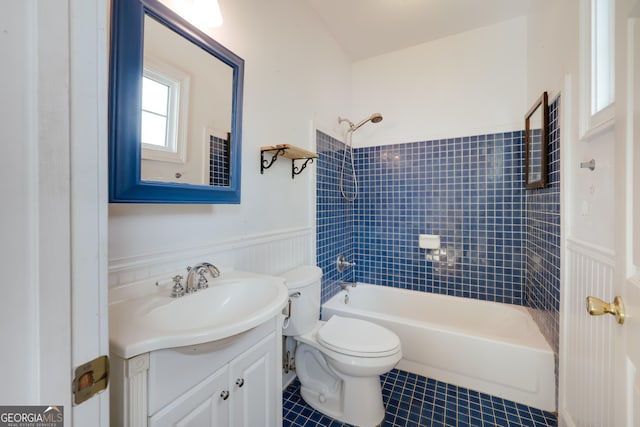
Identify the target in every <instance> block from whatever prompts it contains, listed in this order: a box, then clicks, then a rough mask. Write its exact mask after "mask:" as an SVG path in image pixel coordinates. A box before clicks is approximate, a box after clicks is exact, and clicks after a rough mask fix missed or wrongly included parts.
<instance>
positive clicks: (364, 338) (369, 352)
mask: <svg viewBox="0 0 640 427" xmlns="http://www.w3.org/2000/svg"><path fill="white" fill-rule="evenodd" d="M317 338H318V341H319V342H320V343H321V344H322V345H324V346H325V347H327V348H328V349H330V350H333V351H336V352H338V353H342V354H346V355H349V356H362V357H384V356H390V355H392V354H394V353H396V352H397V351H398V350H399V349H400V339H399V338H398V336H397V335H396V334H394V333H393V332H391V331H390V330H388V329H387V328H383V327H382V326H379V325H376V324H375V323H371V322H367V321H366V320H360V319H352V318H347V317H340V316H336V315H334V316H332V317H331V318H330V319H329V320H328V321H327V322H326V323H325V324H324V325H323V326H322V327H321V328H320V329H319V330H318V333H317Z"/></svg>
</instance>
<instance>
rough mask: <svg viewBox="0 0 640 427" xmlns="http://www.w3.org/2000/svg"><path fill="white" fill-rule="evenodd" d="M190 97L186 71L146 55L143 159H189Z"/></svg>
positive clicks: (143, 96) (181, 161) (142, 121)
mask: <svg viewBox="0 0 640 427" xmlns="http://www.w3.org/2000/svg"><path fill="white" fill-rule="evenodd" d="M188 98H189V77H188V75H187V74H185V73H183V72H182V71H180V70H177V69H175V68H173V67H171V66H170V65H168V64H165V63H162V62H159V61H155V60H153V59H150V58H148V57H145V60H144V72H143V76H142V109H141V110H142V111H141V119H142V120H141V129H140V138H141V140H142V158H143V159H146V160H158V161H166V162H173V163H184V162H185V161H186V133H187V129H186V125H185V124H186V123H187V108H188V105H189V104H188Z"/></svg>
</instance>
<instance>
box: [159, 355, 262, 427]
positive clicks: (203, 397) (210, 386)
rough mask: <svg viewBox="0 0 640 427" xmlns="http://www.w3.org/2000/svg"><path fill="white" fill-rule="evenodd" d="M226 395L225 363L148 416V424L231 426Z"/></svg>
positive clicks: (226, 369) (227, 378) (226, 376)
mask: <svg viewBox="0 0 640 427" xmlns="http://www.w3.org/2000/svg"><path fill="white" fill-rule="evenodd" d="M229 397H230V391H229V367H228V366H226V365H225V366H224V367H222V368H221V369H219V370H217V371H216V372H214V373H213V374H212V375H211V376H209V377H208V378H206V379H205V380H204V381H202V382H201V383H199V384H198V385H196V386H195V387H193V388H192V389H191V390H189V391H187V392H186V393H184V394H183V395H182V396H180V397H179V398H177V399H175V400H174V401H173V402H171V403H170V404H169V405H167V406H166V407H164V408H162V409H161V410H160V411H158V413H157V414H154V415H153V416H152V417H150V418H149V427H205V426H208V427H226V426H230V424H229V411H230V405H231V403H230V399H229ZM256 425H259V424H256Z"/></svg>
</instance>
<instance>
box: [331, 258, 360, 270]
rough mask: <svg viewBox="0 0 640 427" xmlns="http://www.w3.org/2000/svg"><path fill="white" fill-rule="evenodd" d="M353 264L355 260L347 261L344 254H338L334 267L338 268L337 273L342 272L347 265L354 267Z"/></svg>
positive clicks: (354, 264)
mask: <svg viewBox="0 0 640 427" xmlns="http://www.w3.org/2000/svg"><path fill="white" fill-rule="evenodd" d="M355 266H356V263H355V262H350V261H347V259H346V258H345V257H344V255H338V259H337V260H336V269H337V270H338V272H339V273H342V272H343V271H344V270H346V269H347V268H349V267H355Z"/></svg>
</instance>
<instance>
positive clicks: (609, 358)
mask: <svg viewBox="0 0 640 427" xmlns="http://www.w3.org/2000/svg"><path fill="white" fill-rule="evenodd" d="M589 3H591V2H588V1H585V2H584V3H583V4H584V5H588V4H589ZM596 3H597V4H598V5H600V4H604V3H606V1H598V2H594V4H596ZM613 4H614V9H615V10H614V12H613V14H612V15H611V16H612V18H611V21H610V22H612V23H613V34H614V36H615V37H614V38H613V41H612V44H611V46H612V48H613V49H612V51H613V52H614V53H615V54H614V55H612V56H611V58H612V59H613V61H612V63H613V64H615V65H614V67H613V70H614V72H613V74H612V76H613V85H612V87H615V89H614V93H615V99H614V101H613V104H612V105H611V107H610V108H608V111H606V113H607V114H608V115H609V116H610V117H609V119H608V120H607V119H605V120H604V121H601V122H600V123H599V124H600V126H596V127H595V128H591V129H587V131H586V132H585V129H582V128H581V129H579V130H577V128H578V126H577V122H578V117H577V116H576V114H575V113H574V111H577V110H579V109H578V108H571V107H572V106H573V107H577V106H580V105H581V103H582V104H584V102H585V100H587V101H588V100H589V97H590V96H591V94H590V90H593V81H587V83H588V84H585V79H584V75H585V74H586V75H588V76H589V73H590V72H593V69H591V70H589V69H585V68H584V67H582V68H581V71H582V74H583V75H582V76H581V80H582V81H581V83H582V84H580V85H579V90H578V94H577V95H578V96H576V97H571V92H572V91H571V89H572V88H573V85H572V83H571V79H568V80H567V82H566V84H565V95H567V94H568V95H569V96H566V97H565V101H567V104H566V105H565V110H564V112H565V116H564V121H563V126H564V130H566V131H567V132H566V134H565V135H564V145H563V150H564V151H563V152H564V153H565V155H566V157H565V161H564V163H563V167H564V171H565V177H566V179H565V180H564V182H565V184H564V185H565V186H564V188H563V193H564V195H563V201H564V206H565V207H566V209H565V211H564V214H563V215H564V221H565V224H566V228H567V230H568V231H567V235H566V238H565V245H564V252H563V292H562V317H561V319H562V331H561V337H562V338H561V348H560V390H559V391H560V394H559V425H561V426H594V427H595V426H597V427H605V426H611V427H622V426H640V375H638V373H637V370H638V369H640V344H639V343H640V326H639V324H638V323H639V322H638V319H637V317H638V316H639V315H640V167H639V166H638V165H640V163H639V162H640V118H639V113H640V20H639V18H640V14H639V13H638V12H639V7H638V1H637V0H623V1H615V2H613ZM587 10H588V9H587ZM593 10H594V9H592V10H591V12H593ZM583 15H584V10H583ZM584 35H585V34H584V32H582V34H581V36H582V37H581V44H582V45H583V46H582V48H583V56H585V53H584V52H585V50H584V47H585V46H589V43H590V42H591V40H594V39H592V38H590V37H584ZM589 47H592V46H589ZM586 56H589V54H586ZM583 65H584V64H583ZM587 65H590V64H587ZM591 77H592V76H589V78H591ZM587 80H589V79H587ZM596 114H598V113H596ZM593 117H595V115H593V116H591V118H593ZM583 118H584V117H583ZM587 121H589V120H587ZM576 133H577V134H578V135H575V134H576ZM573 135H575V137H572V136H573ZM591 159H594V160H595V169H594V170H590V169H588V168H584V167H581V164H582V163H584V162H588V161H589V160H591ZM588 296H594V297H597V298H600V299H602V300H604V301H605V302H612V301H613V300H614V298H615V297H616V296H620V297H621V299H622V301H623V305H624V310H625V312H626V317H625V318H624V323H622V324H620V323H618V322H617V321H616V318H615V317H614V316H610V315H608V314H605V315H601V316H590V315H589V314H588V313H587V311H586V310H585V299H586V297H588Z"/></svg>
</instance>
